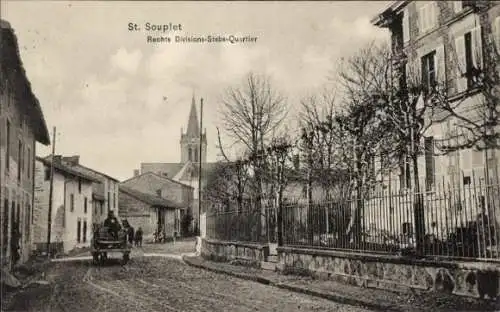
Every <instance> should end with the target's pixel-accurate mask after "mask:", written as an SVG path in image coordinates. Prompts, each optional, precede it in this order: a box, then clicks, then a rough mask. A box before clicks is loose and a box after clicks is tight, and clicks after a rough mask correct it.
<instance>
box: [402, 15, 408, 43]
mask: <svg viewBox="0 0 500 312" xmlns="http://www.w3.org/2000/svg"><path fill="white" fill-rule="evenodd" d="M408 15H409V12H408V10H404V12H403V42H404V43H406V42H408V41H410V19H409V16H408Z"/></svg>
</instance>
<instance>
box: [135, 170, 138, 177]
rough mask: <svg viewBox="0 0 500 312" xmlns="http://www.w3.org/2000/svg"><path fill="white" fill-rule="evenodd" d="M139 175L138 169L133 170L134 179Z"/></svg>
mask: <svg viewBox="0 0 500 312" xmlns="http://www.w3.org/2000/svg"><path fill="white" fill-rule="evenodd" d="M138 175H139V169H135V170H134V177H137V176H138Z"/></svg>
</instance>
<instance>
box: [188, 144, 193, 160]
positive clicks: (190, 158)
mask: <svg viewBox="0 0 500 312" xmlns="http://www.w3.org/2000/svg"><path fill="white" fill-rule="evenodd" d="M192 154H193V150H192V149H191V147H189V148H188V160H189V161H192V160H193V155H192Z"/></svg>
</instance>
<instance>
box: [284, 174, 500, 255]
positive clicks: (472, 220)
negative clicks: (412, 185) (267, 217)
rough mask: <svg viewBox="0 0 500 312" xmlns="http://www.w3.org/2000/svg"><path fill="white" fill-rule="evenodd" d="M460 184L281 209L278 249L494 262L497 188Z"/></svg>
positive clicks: (499, 216)
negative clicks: (415, 254)
mask: <svg viewBox="0 0 500 312" xmlns="http://www.w3.org/2000/svg"><path fill="white" fill-rule="evenodd" d="M465 182H466V183H465V185H461V186H460V187H451V186H449V185H445V184H444V183H443V184H442V185H436V187H435V189H434V190H433V191H431V192H421V193H415V192H411V191H408V190H402V191H397V192H390V191H388V190H387V189H383V190H380V191H378V192H371V193H370V194H369V195H367V196H364V197H363V198H362V199H359V200H358V199H356V198H354V199H352V198H345V199H338V200H336V201H331V202H306V203H304V201H297V202H295V203H293V204H289V205H285V206H283V208H282V209H283V216H284V217H283V222H284V224H283V230H284V237H283V238H284V245H288V246H304V247H308V248H310V247H312V248H325V249H340V250H351V251H352V250H356V251H359V252H372V253H373V252H375V253H391V254H400V253H409V254H411V253H413V252H418V251H421V253H420V254H421V255H425V256H436V257H451V258H469V259H470V258H475V259H480V258H481V259H500V253H499V251H500V246H499V244H498V241H499V237H500V227H499V222H500V185H499V184H498V183H496V184H488V185H486V184H481V183H478V184H475V183H472V182H471V181H469V180H468V179H467V180H466V181H465ZM417 201H418V203H421V205H417ZM419 207H421V208H422V209H420V215H419V214H418V211H419V209H418V208H419ZM415 220H419V221H418V222H415ZM417 232H418V233H417ZM419 233H420V235H418V234H419ZM419 237H420V238H419Z"/></svg>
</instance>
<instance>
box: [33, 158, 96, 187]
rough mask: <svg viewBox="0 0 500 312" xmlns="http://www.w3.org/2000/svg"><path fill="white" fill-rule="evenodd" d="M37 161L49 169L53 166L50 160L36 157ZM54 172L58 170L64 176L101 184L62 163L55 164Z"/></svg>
mask: <svg viewBox="0 0 500 312" xmlns="http://www.w3.org/2000/svg"><path fill="white" fill-rule="evenodd" d="M36 160H38V161H40V162H41V163H43V164H44V165H45V166H47V167H50V166H51V160H50V159H47V158H42V157H38V156H37V157H36ZM54 170H58V171H59V172H62V173H63V174H69V175H72V176H75V177H79V178H82V179H84V180H87V181H89V182H97V183H99V182H100V181H99V180H97V179H96V178H94V177H92V176H89V175H87V174H84V173H81V172H78V171H75V170H73V169H72V168H70V167H68V166H66V165H64V164H62V163H60V162H57V161H56V162H54Z"/></svg>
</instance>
